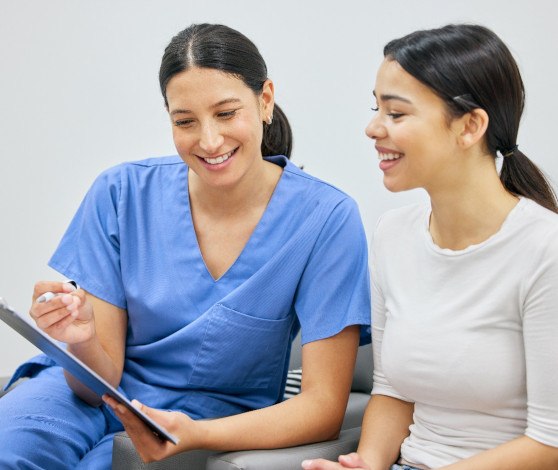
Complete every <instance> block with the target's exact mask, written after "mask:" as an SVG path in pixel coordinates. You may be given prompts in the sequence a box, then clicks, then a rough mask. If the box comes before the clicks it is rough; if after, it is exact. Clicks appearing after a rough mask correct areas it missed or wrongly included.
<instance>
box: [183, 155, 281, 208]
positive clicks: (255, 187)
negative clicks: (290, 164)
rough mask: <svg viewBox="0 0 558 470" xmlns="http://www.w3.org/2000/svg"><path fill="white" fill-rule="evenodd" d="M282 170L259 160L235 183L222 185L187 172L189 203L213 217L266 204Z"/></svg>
mask: <svg viewBox="0 0 558 470" xmlns="http://www.w3.org/2000/svg"><path fill="white" fill-rule="evenodd" d="M281 173H282V170H281V167H279V166H277V165H275V164H273V163H269V162H267V161H265V160H263V159H262V160H261V162H258V164H257V165H253V166H252V167H251V168H250V170H249V171H248V172H247V173H246V174H245V175H244V176H243V177H242V178H241V180H240V181H238V182H237V183H236V184H234V185H231V186H227V187H223V186H211V185H207V184H205V183H204V182H203V181H202V179H201V178H199V177H198V176H197V175H196V174H195V173H194V172H193V171H189V172H188V186H189V193H190V204H191V205H192V206H195V207H196V209H197V210H202V211H203V212H206V213H211V214H213V215H214V216H230V215H233V214H235V213H238V212H239V211H243V210H246V209H247V208H249V207H254V206H259V205H261V204H264V205H267V203H268V201H269V199H270V197H271V195H272V194H273V190H274V189H275V186H276V185H277V182H278V180H279V178H280V176H281Z"/></svg>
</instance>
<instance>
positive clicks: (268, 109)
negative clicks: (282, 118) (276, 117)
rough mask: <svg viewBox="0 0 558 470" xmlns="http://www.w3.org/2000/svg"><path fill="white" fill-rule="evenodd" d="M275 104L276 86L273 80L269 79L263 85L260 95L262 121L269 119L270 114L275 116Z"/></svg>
mask: <svg viewBox="0 0 558 470" xmlns="http://www.w3.org/2000/svg"><path fill="white" fill-rule="evenodd" d="M274 105H275V87H274V86H273V82H272V81H271V80H269V79H267V80H266V81H265V82H264V84H263V87H262V94H261V95H260V110H261V113H262V121H267V119H268V118H269V116H273V106H274Z"/></svg>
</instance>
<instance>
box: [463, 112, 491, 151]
mask: <svg viewBox="0 0 558 470" xmlns="http://www.w3.org/2000/svg"><path fill="white" fill-rule="evenodd" d="M458 121H459V124H458V125H459V135H458V142H459V145H460V146H461V147H462V148H463V149H469V148H471V147H473V146H474V145H476V144H477V143H479V142H482V140H483V138H484V136H485V134H486V129H487V128H488V121H489V119H488V114H487V113H486V111H485V110H484V109H482V108H475V109H473V110H472V111H469V112H468V113H466V114H464V115H463V116H461V118H459V119H458Z"/></svg>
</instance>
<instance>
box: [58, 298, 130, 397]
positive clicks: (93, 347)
mask: <svg viewBox="0 0 558 470" xmlns="http://www.w3.org/2000/svg"><path fill="white" fill-rule="evenodd" d="M85 297H86V299H87V300H86V302H89V303H90V304H91V306H92V308H93V311H94V312H95V331H96V334H95V336H93V337H92V338H91V339H90V340H89V341H84V342H83V343H75V344H70V345H68V350H69V351H70V352H71V353H72V354H74V355H75V356H77V357H78V358H80V359H81V360H82V361H83V362H84V363H85V364H87V365H88V366H89V367H91V369H93V370H94V371H95V372H97V373H98V374H99V375H100V376H101V377H103V378H104V379H105V380H106V381H107V382H109V383H110V384H111V385H112V386H113V387H115V388H117V387H118V385H119V384H120V380H121V378H122V371H123V369H124V352H125V344H126V327H127V324H128V321H127V320H128V316H127V314H126V311H125V310H123V309H121V308H118V307H115V306H114V305H112V304H110V303H108V302H105V301H104V300H101V299H99V298H98V297H95V296H93V295H91V294H89V293H86V292H85ZM64 375H65V376H66V382H68V385H69V386H70V388H71V389H72V390H73V391H74V393H75V394H76V395H78V396H79V397H80V398H81V399H82V400H84V401H85V402H87V403H89V404H90V405H92V406H99V405H101V404H102V403H103V402H102V399H101V398H100V397H99V396H98V395H96V394H95V393H93V392H92V391H91V390H90V389H89V388H87V387H85V386H84V385H83V384H82V383H81V382H80V381H79V380H77V379H75V378H74V376H73V375H71V374H70V373H68V372H67V371H64Z"/></svg>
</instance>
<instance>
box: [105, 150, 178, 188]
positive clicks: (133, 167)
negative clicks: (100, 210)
mask: <svg viewBox="0 0 558 470" xmlns="http://www.w3.org/2000/svg"><path fill="white" fill-rule="evenodd" d="M185 170H186V165H185V163H184V162H183V161H182V159H181V158H180V157H179V156H178V155H170V156H164V157H151V158H146V159H142V160H135V161H127V162H123V163H119V164H118V165H115V166H112V167H110V168H107V169H106V170H104V171H102V172H101V173H100V174H99V175H98V176H97V178H96V179H95V183H94V186H107V185H108V186H111V187H112V186H118V187H120V186H121V185H122V184H131V185H133V184H134V182H136V183H137V182H139V181H142V180H145V179H147V178H149V177H150V175H152V174H154V173H163V174H168V175H171V174H176V173H179V172H183V171H185Z"/></svg>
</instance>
